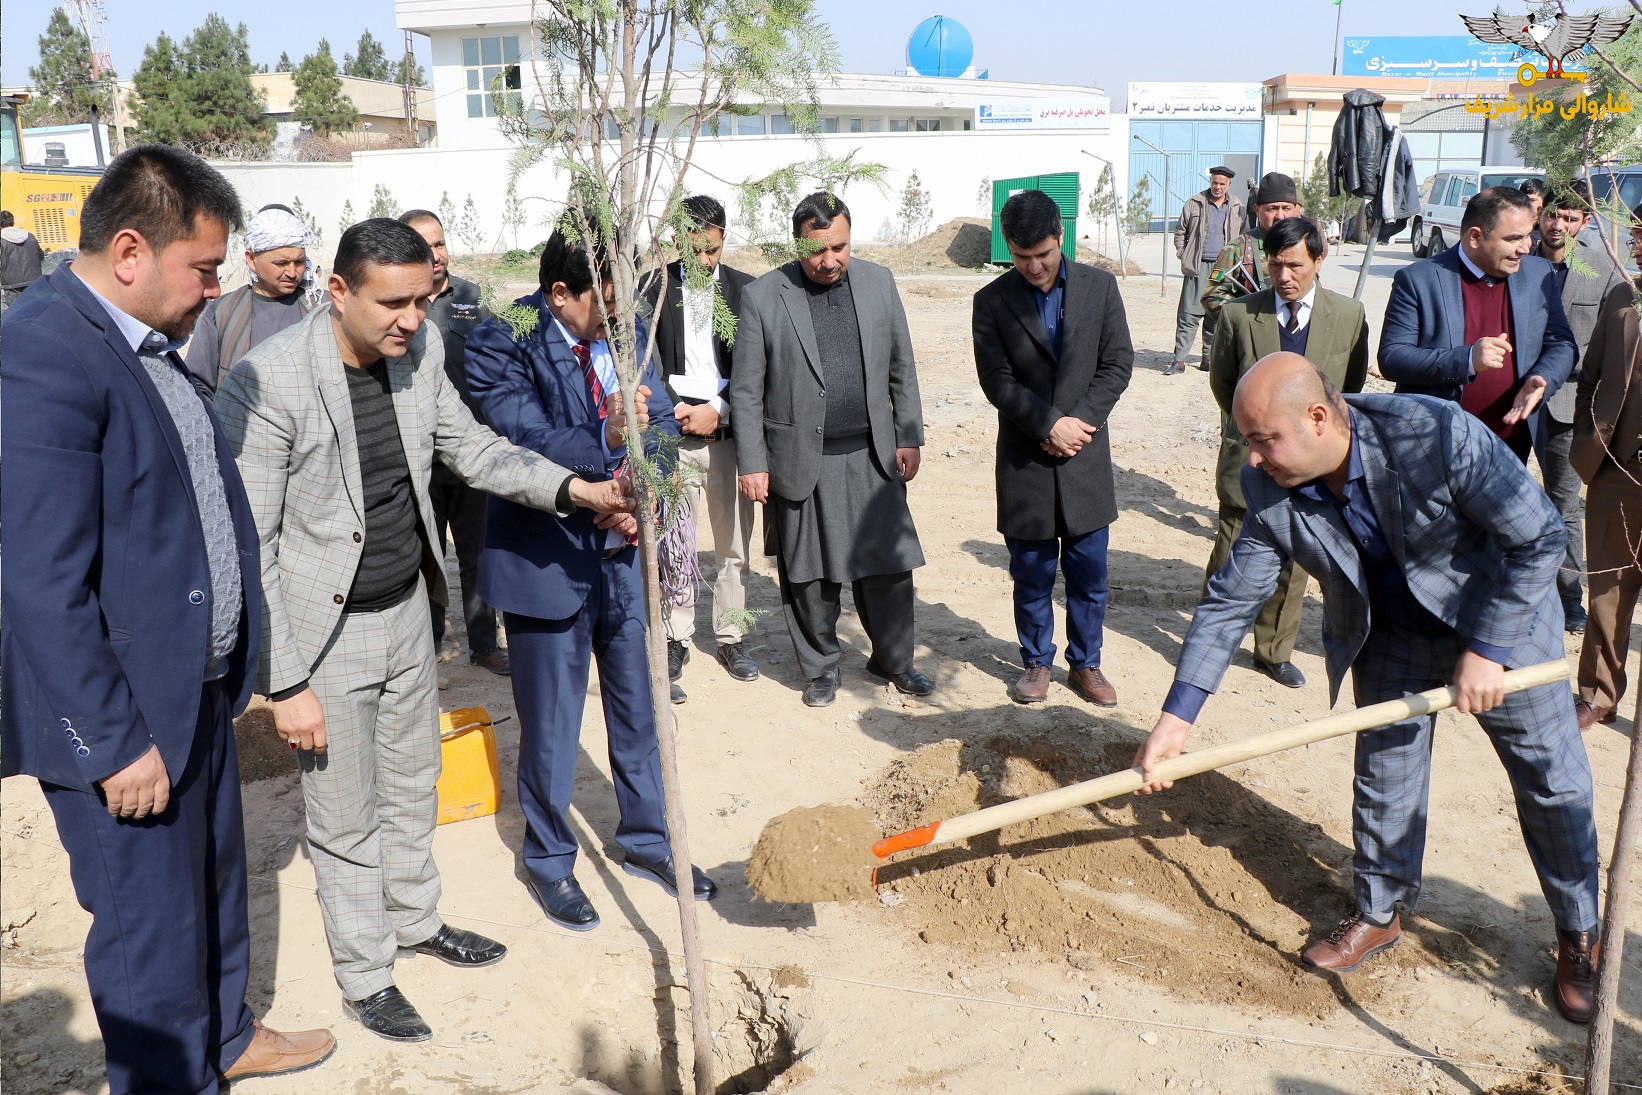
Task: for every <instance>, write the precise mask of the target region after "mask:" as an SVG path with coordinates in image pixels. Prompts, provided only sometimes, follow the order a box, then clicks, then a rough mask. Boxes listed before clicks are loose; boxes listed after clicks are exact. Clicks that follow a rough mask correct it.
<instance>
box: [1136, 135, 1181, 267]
mask: <svg viewBox="0 0 1642 1095" xmlns="http://www.w3.org/2000/svg"><path fill="white" fill-rule="evenodd" d="M1130 136H1131V137H1133V138H1134V139H1135V140H1137V141H1139V142H1140V143H1141V144H1143V145H1145V146H1146V147H1147V148H1149V149H1151V150H1152V151H1153V152H1156V153H1157V154H1158V155H1159V156H1162V157H1163V265H1161V266H1159V267H1158V268H1157V295H1158V296H1160V297H1166V296H1168V295H1169V275H1168V266H1169V154H1168V153H1167V152H1165V151H1163V150H1162V149H1161V148H1159V147H1157V145H1155V144H1153V143H1152V142H1151V141H1148V140H1147V139H1146V138H1145V137H1142V136H1141V135H1140V134H1138V133H1131V134H1130ZM1181 275H1182V276H1184V275H1185V271H1184V270H1182V271H1181Z"/></svg>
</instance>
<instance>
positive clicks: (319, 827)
mask: <svg viewBox="0 0 1642 1095" xmlns="http://www.w3.org/2000/svg"><path fill="white" fill-rule="evenodd" d="M328 288H329V300H328V302H326V303H324V304H322V305H320V306H319V307H317V308H315V309H314V310H313V311H312V312H310V313H309V314H308V316H307V317H306V318H305V319H304V320H303V321H302V322H301V323H299V324H297V325H296V326H295V327H292V328H289V329H288V330H286V331H283V332H281V333H280V334H277V335H275V336H274V337H273V338H271V339H269V340H268V341H266V342H264V343H262V344H261V345H259V346H257V347H256V348H255V349H253V350H252V351H251V352H250V354H248V355H247V356H246V357H245V358H244V359H243V360H241V361H240V362H238V363H237V364H236V365H235V366H234V367H233V369H232V371H230V372H229V374H228V376H227V377H225V378H224V380H223V383H222V386H221V387H220V388H219V389H218V391H217V401H216V408H217V413H218V414H219V415H220V416H221V418H222V424H223V430H224V432H225V433H226V434H227V435H228V442H229V445H230V446H231V447H232V449H233V451H234V457H235V461H236V462H237V463H238V465H239V469H240V474H241V476H242V477H243V478H244V480H245V489H246V494H247V495H248V496H249V497H250V500H251V508H252V511H253V512H254V514H255V517H256V524H257V531H258V534H259V536H260V538H261V541H262V567H261V570H262V598H263V613H262V657H261V663H260V666H259V668H258V670H257V691H258V692H261V693H263V694H265V695H267V696H268V697H269V698H270V699H272V700H273V703H274V725H275V730H276V732H277V733H278V734H279V736H280V737H281V738H282V739H283V740H285V741H287V742H289V743H290V745H291V748H292V749H300V750H301V753H300V758H299V759H300V762H301V767H302V797H303V804H304V806H305V808H306V811H307V817H308V848H309V852H310V854H311V856H312V858H313V863H314V877H315V880H316V881H317V882H318V886H319V906H320V912H321V914H322V915H323V918H324V921H325V936H326V939H327V940H328V941H329V943H330V947H331V964H332V967H333V969H334V971H335V973H336V979H337V983H338V984H339V985H341V987H342V992H343V1006H344V1008H345V1010H347V1012H348V1013H349V1014H350V1015H352V1016H354V1018H356V1019H358V1020H359V1022H360V1023H361V1024H362V1025H363V1026H364V1027H365V1028H366V1029H367V1030H370V1031H371V1032H373V1033H375V1034H378V1035H381V1036H382V1037H384V1038H387V1039H389V1040H392V1041H400V1042H420V1041H426V1040H427V1039H428V1038H429V1037H430V1036H431V1030H430V1028H429V1027H428V1025H427V1023H426V1022H424V1021H423V1019H422V1017H421V1016H420V1015H419V1014H418V1013H417V1011H416V1009H415V1008H414V1007H413V1006H412V1005H411V1003H410V1001H409V1000H407V999H406V998H405V997H404V995H403V994H402V993H401V992H400V991H399V989H398V988H397V987H396V986H395V985H394V977H393V963H394V959H395V957H396V955H397V953H398V951H399V950H400V949H407V950H411V951H415V952H418V953H422V954H429V955H432V956H434V957H436V958H440V959H442V960H444V961H446V962H449V963H451V964H452V965H457V966H468V967H474V966H485V965H490V964H491V963H493V962H497V961H500V960H501V958H502V956H503V955H505V954H506V953H507V949H506V948H505V947H503V946H502V945H501V944H500V943H497V942H494V941H493V940H490V939H486V938H485V937H484V936H482V935H478V934H477V933H474V932H470V931H464V930H462V929H460V928H453V927H450V926H449V925H447V924H445V923H443V922H442V921H441V920H440V918H439V912H438V907H437V906H438V901H439V889H440V887H439V871H438V868H437V867H435V865H434V862H433V851H432V848H433V830H434V825H435V819H436V816H437V814H438V796H437V793H436V791H435V787H434V785H435V783H436V782H437V780H438V778H439V765H440V746H439V698H438V688H437V683H436V682H437V678H436V676H435V671H434V652H433V637H432V634H431V632H430V630H429V627H428V607H427V605H428V600H427V599H428V596H429V593H430V591H431V595H432V596H433V597H434V599H435V600H438V601H440V602H441V603H443V602H444V601H446V600H447V598H448V596H449V594H448V591H447V589H446V586H445V578H444V567H443V565H442V556H441V555H440V553H438V552H436V551H434V549H433V547H432V544H431V542H430V540H429V533H430V531H431V530H432V529H433V528H434V523H433V506H432V502H431V500H430V498H429V484H430V482H431V480H432V476H433V461H434V459H435V458H437V459H438V460H439V461H440V462H441V463H442V464H444V465H445V467H447V468H449V469H450V470H451V471H453V472H454V473H455V474H456V475H457V476H458V477H460V478H461V479H462V480H464V481H465V482H467V483H468V484H470V485H472V486H474V487H477V488H479V489H480V490H484V491H487V492H489V493H491V494H494V495H497V496H499V497H503V498H509V499H512V500H514V501H517V502H521V503H523V504H525V505H529V506H533V507H535V508H537V509H544V510H548V511H550V512H552V513H555V514H557V515H559V516H566V515H568V514H570V513H571V512H572V511H573V509H574V507H576V506H583V507H586V508H589V509H596V510H598V511H600V512H614V511H616V510H619V509H623V508H626V509H631V508H632V501H631V498H630V497H629V496H628V492H627V490H626V488H625V485H624V484H622V483H620V482H602V483H588V482H583V481H582V480H580V479H577V478H575V477H573V476H572V475H571V473H570V472H568V471H566V470H564V469H563V468H561V467H559V466H558V465H556V464H554V463H552V462H551V461H549V460H547V459H546V458H545V457H542V456H539V455H537V454H535V453H533V452H529V451H527V450H525V449H521V448H516V447H514V446H512V445H510V444H508V443H507V442H506V441H504V440H502V439H501V438H500V437H497V436H496V435H495V434H494V433H492V432H490V430H488V429H486V428H485V427H484V426H481V425H479V424H478V423H477V422H476V421H474V418H473V414H472V412H470V411H469V410H468V409H467V408H466V407H465V406H464V405H463V403H462V400H461V397H460V396H458V395H457V393H456V389H455V388H454V387H453V386H452V385H451V382H450V378H449V377H448V376H447V375H446V374H445V370H444V342H443V339H442V338H441V337H440V335H439V332H438V331H437V330H436V329H435V328H434V327H433V326H432V325H431V324H429V323H427V322H425V320H426V317H427V309H428V298H429V297H430V296H431V295H432V293H433V252H432V251H431V250H430V249H429V247H428V245H427V243H426V241H424V240H423V239H422V237H421V235H420V234H418V233H417V231H416V230H415V229H414V228H411V227H410V226H409V225H404V224H400V223H399V222H398V221H395V220H389V219H387V218H381V217H379V218H373V219H371V220H367V221H362V222H361V223H359V224H356V225H354V226H353V227H352V228H350V229H348V230H347V231H346V232H344V233H343V234H342V240H341V242H340V244H339V245H338V246H337V252H336V264H335V271H334V272H333V273H332V274H331V276H330V284H329V286H328ZM635 410H638V409H637V408H636V409H635ZM635 417H638V416H637V415H635Z"/></svg>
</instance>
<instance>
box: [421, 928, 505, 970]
mask: <svg viewBox="0 0 1642 1095" xmlns="http://www.w3.org/2000/svg"><path fill="white" fill-rule="evenodd" d="M399 949H400V950H402V951H414V952H415V953H417V954H431V955H433V956H434V957H435V958H438V959H442V960H443V961H446V962H449V963H450V964H451V965H453V966H470V967H472V968H474V969H477V968H478V967H480V966H494V965H495V964H496V963H498V962H500V961H501V960H502V959H503V958H505V957H507V948H506V947H504V946H503V945H502V944H500V943H498V942H496V940H494V939H486V938H485V937H484V936H482V935H480V934H479V933H478V932H470V931H465V930H463V929H462V928H453V927H451V926H450V925H449V924H446V925H445V926H444V927H442V928H440V929H439V930H438V931H436V932H434V933H433V934H432V935H431V936H429V937H428V938H426V939H424V940H422V942H420V943H418V944H416V945H415V946H414V947H401V948H399Z"/></svg>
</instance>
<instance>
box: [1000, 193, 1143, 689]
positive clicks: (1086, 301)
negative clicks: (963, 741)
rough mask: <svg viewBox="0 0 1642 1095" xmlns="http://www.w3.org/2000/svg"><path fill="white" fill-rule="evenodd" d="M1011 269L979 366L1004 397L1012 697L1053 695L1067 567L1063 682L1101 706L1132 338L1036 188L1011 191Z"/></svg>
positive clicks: (1110, 290)
mask: <svg viewBox="0 0 1642 1095" xmlns="http://www.w3.org/2000/svg"><path fill="white" fill-rule="evenodd" d="M1002 221H1003V235H1004V240H1005V242H1006V243H1007V244H1008V245H1009V254H1010V257H1011V258H1012V259H1013V260H1014V264H1015V268H1014V269H1013V270H1011V271H1009V272H1008V273H1006V274H1004V275H1003V276H1002V277H1000V278H998V279H997V280H996V281H994V282H992V284H990V285H988V286H987V287H986V288H984V289H982V290H981V291H980V292H978V293H976V294H975V313H974V326H975V338H974V341H975V371H976V372H977V373H979V374H980V380H981V388H982V390H983V391H985V392H986V397H987V399H989V400H991V401H992V404H993V406H995V407H997V408H998V459H997V483H998V531H999V532H1001V533H1003V535H1004V542H1005V543H1007V544H1008V545H1009V574H1010V577H1012V578H1013V579H1014V580H1015V629H1016V631H1017V632H1018V634H1019V636H1020V644H1021V660H1022V661H1023V662H1024V663H1025V672H1023V673H1022V674H1021V677H1020V679H1019V680H1018V681H1016V682H1015V684H1014V686H1013V687H1012V688H1010V690H1009V695H1010V698H1011V699H1013V700H1015V701H1016V702H1018V703H1038V702H1041V701H1042V700H1044V699H1045V698H1046V697H1047V696H1048V694H1049V666H1050V663H1051V662H1053V661H1054V658H1055V643H1054V634H1055V617H1054V602H1053V599H1052V598H1053V594H1054V589H1055V571H1056V569H1057V563H1063V564H1064V566H1065V568H1066V640H1067V651H1066V660H1067V664H1068V665H1069V666H1070V667H1071V672H1070V674H1069V675H1068V677H1067V683H1068V684H1069V685H1070V687H1071V689H1072V691H1074V692H1076V693H1077V694H1078V695H1079V696H1081V697H1082V698H1083V699H1085V700H1088V701H1089V702H1090V703H1093V704H1098V705H1099V706H1101V707H1113V706H1115V705H1116V704H1117V690H1116V689H1115V688H1114V687H1112V684H1111V682H1110V681H1108V680H1107V679H1106V676H1105V674H1103V673H1102V672H1101V671H1100V641H1101V630H1102V627H1103V625H1104V622H1105V618H1106V547H1107V539H1108V537H1107V531H1108V526H1110V525H1111V523H1112V522H1113V521H1115V520H1116V519H1117V491H1116V488H1115V486H1114V484H1113V482H1112V451H1111V445H1110V443H1109V442H1108V440H1107V436H1106V420H1107V418H1108V416H1110V415H1111V413H1112V408H1113V407H1114V406H1115V405H1116V404H1117V401H1118V397H1119V396H1121V395H1122V394H1123V390H1124V389H1125V388H1126V387H1128V386H1129V374H1130V372H1131V371H1132V369H1133V366H1134V357H1135V355H1134V349H1133V347H1132V346H1131V344H1130V341H1129V323H1128V320H1127V318H1125V316H1124V313H1123V300H1122V298H1121V297H1120V296H1119V295H1118V288H1117V280H1116V279H1115V278H1113V277H1112V275H1111V274H1108V273H1106V272H1105V271H1104V270H1096V269H1095V268H1093V267H1091V266H1085V265H1083V264H1082V263H1079V262H1069V261H1065V260H1064V259H1063V258H1062V255H1061V236H1062V227H1061V219H1060V210H1059V208H1057V207H1056V205H1055V202H1054V200H1053V199H1052V198H1050V197H1049V196H1048V195H1047V194H1045V193H1043V192H1042V191H1041V190H1024V191H1022V192H1020V193H1019V194H1016V195H1014V196H1013V197H1011V198H1010V199H1009V200H1008V201H1007V202H1005V203H1004V206H1003V212H1002Z"/></svg>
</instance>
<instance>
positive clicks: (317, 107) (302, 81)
mask: <svg viewBox="0 0 1642 1095" xmlns="http://www.w3.org/2000/svg"><path fill="white" fill-rule="evenodd" d="M293 79H294V80H295V82H296V98H295V100H294V101H293V102H292V103H291V108H292V109H291V113H292V115H293V116H294V117H295V118H296V120H297V122H298V123H299V124H301V125H302V127H303V128H304V129H311V130H313V131H314V132H315V133H317V134H319V135H320V136H322V137H328V136H330V135H331V134H332V133H334V132H336V131H337V130H339V129H352V128H353V127H354V126H355V125H356V124H358V122H359V111H358V110H356V109H354V105H353V101H352V100H351V99H349V98H348V96H347V95H346V94H345V93H344V92H343V90H342V77H341V76H339V75H337V71H336V60H335V59H334V58H332V56H331V43H330V42H328V41H326V40H325V39H323V38H321V39H320V40H319V48H318V49H317V50H315V51H314V52H313V53H310V54H308V56H306V57H304V58H303V59H302V63H301V64H300V65H298V66H297V67H296V72H295V74H294V75H293Z"/></svg>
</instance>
